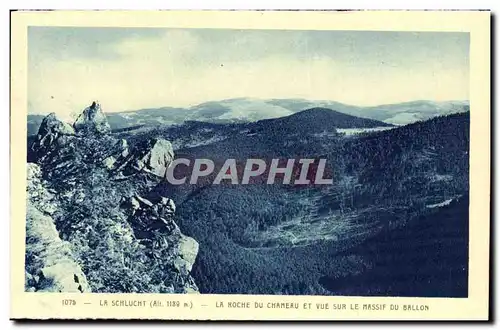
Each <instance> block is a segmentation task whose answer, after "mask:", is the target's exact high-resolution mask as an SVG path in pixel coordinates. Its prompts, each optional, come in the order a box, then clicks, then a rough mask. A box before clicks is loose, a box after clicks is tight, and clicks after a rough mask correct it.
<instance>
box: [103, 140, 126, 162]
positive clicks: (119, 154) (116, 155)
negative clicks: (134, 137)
mask: <svg viewBox="0 0 500 330" xmlns="http://www.w3.org/2000/svg"><path fill="white" fill-rule="evenodd" d="M128 155H129V148H128V142H127V140H125V139H120V140H118V141H117V142H116V143H115V145H114V146H113V147H112V148H111V150H110V153H109V154H108V156H107V157H106V158H104V160H103V164H104V166H106V167H107V168H108V169H110V170H112V169H115V168H116V167H117V166H118V165H119V164H122V163H124V162H125V161H126V160H127V156H128Z"/></svg>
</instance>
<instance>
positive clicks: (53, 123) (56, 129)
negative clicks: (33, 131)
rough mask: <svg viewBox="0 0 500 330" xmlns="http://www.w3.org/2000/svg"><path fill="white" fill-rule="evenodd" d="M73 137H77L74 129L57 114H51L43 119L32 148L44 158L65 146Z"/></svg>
mask: <svg viewBox="0 0 500 330" xmlns="http://www.w3.org/2000/svg"><path fill="white" fill-rule="evenodd" d="M73 135H75V130H74V129H73V127H71V125H69V124H68V123H65V122H63V121H61V120H60V119H58V118H57V116H56V114H55V113H51V114H49V115H47V117H45V118H44V119H43V121H42V123H41V125H40V128H39V129H38V134H37V137H36V140H35V142H34V143H33V145H32V147H31V148H32V150H33V151H34V152H36V153H39V154H40V156H43V155H46V154H48V153H50V152H51V151H52V150H54V149H56V148H58V147H60V146H62V145H64V144H65V143H66V142H67V141H68V139H70V137H71V136H73Z"/></svg>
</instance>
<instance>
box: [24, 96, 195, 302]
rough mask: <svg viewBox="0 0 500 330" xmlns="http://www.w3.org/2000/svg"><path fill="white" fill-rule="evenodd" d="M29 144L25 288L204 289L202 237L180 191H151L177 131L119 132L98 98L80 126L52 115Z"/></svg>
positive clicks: (160, 176) (162, 172)
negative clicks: (174, 194)
mask: <svg viewBox="0 0 500 330" xmlns="http://www.w3.org/2000/svg"><path fill="white" fill-rule="evenodd" d="M73 128H74V129H73ZM31 151H32V152H33V153H34V156H33V155H32V157H31V159H34V160H35V161H36V163H37V164H31V163H30V164H29V165H28V186H27V189H28V195H29V203H28V204H29V207H28V215H27V226H28V227H29V228H28V227H27V229H28V231H29V234H28V236H27V247H30V251H32V250H33V251H36V253H35V252H33V253H32V252H30V253H31V254H30V255H29V256H28V254H27V259H26V260H27V262H26V274H27V275H26V279H27V282H26V289H27V290H37V291H40V290H46V291H65V292H78V291H79V292H87V291H90V290H91V291H95V292H167V293H168V292H177V293H196V292H198V288H197V286H196V284H195V283H194V281H193V279H192V277H191V275H190V274H189V273H190V271H191V268H192V266H193V263H194V262H195V260H196V256H197V254H198V243H197V242H196V241H195V240H194V239H192V238H190V237H188V236H185V235H184V234H182V232H181V230H180V229H179V227H178V226H177V224H176V223H175V221H174V216H175V203H174V201H173V200H171V199H170V198H168V197H167V196H150V195H151V191H152V188H153V187H154V186H155V185H158V184H159V183H160V182H161V181H162V179H163V178H164V177H165V174H166V170H167V168H168V166H169V165H170V164H171V162H172V161H173V159H174V153H173V149H172V145H171V144H170V142H169V141H167V140H165V139H163V138H150V139H146V140H144V141H137V142H135V143H133V145H129V143H128V141H127V140H125V139H116V138H115V137H114V136H113V135H112V134H111V132H110V129H109V125H108V123H107V121H106V116H105V115H104V113H103V112H102V110H101V107H100V105H99V104H98V103H96V102H94V103H93V104H92V105H91V106H89V107H87V108H86V109H85V110H83V113H82V114H81V115H80V116H79V117H78V118H77V120H76V121H75V123H74V124H73V127H72V126H70V125H68V124H66V123H63V122H61V121H60V120H58V119H57V118H56V117H55V115H54V114H51V115H49V116H47V118H45V119H44V120H43V123H42V125H41V126H40V129H39V134H38V136H37V139H36V140H35V142H34V143H33V145H32V148H31ZM57 253H59V254H57ZM35 256H42V257H43V258H45V259H43V260H45V261H44V262H42V261H40V260H42V259H37V258H38V257H35ZM54 256H57V258H55V257H54Z"/></svg>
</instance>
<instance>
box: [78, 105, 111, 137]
mask: <svg viewBox="0 0 500 330" xmlns="http://www.w3.org/2000/svg"><path fill="white" fill-rule="evenodd" d="M73 127H74V128H75V131H76V132H77V133H79V134H87V133H100V134H107V133H110V132H111V127H110V126H109V123H108V120H107V119H106V115H105V114H104V113H103V112H102V109H101V105H100V104H99V103H98V102H95V101H94V102H92V104H91V105H90V106H89V107H87V108H85V109H84V110H83V112H82V113H81V114H80V115H79V116H78V118H77V119H76V121H75V123H74V124H73Z"/></svg>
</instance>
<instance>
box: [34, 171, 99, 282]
mask: <svg viewBox="0 0 500 330" xmlns="http://www.w3.org/2000/svg"><path fill="white" fill-rule="evenodd" d="M27 174H28V185H27V189H26V190H27V193H28V197H27V201H26V202H27V206H26V272H25V273H26V277H25V286H26V290H27V291H50V292H90V291H91V290H90V287H89V285H88V283H87V279H86V277H85V275H84V274H83V272H82V270H81V268H80V266H79V265H78V263H76V261H75V258H74V256H73V254H72V251H71V246H70V244H69V243H68V242H64V241H62V240H61V239H60V238H59V234H58V232H57V229H56V226H55V224H54V220H53V219H52V218H51V217H50V216H49V215H48V214H52V213H54V211H55V209H56V208H57V205H56V204H55V203H54V202H53V195H52V194H51V193H50V192H48V191H47V189H46V188H45V186H44V185H43V181H42V179H41V171H40V168H39V166H38V165H36V164H28V167H27Z"/></svg>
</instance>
